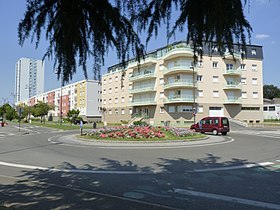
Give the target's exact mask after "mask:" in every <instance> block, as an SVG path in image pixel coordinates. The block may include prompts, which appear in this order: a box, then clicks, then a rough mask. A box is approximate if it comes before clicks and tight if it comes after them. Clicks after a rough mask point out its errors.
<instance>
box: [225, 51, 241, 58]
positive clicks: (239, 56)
mask: <svg viewBox="0 0 280 210" xmlns="http://www.w3.org/2000/svg"><path fill="white" fill-rule="evenodd" d="M224 57H225V58H226V59H233V58H235V59H241V53H239V52H233V56H232V55H231V54H230V52H225V53H224Z"/></svg>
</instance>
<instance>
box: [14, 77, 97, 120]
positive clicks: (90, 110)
mask: <svg viewBox="0 0 280 210" xmlns="http://www.w3.org/2000/svg"><path fill="white" fill-rule="evenodd" d="M98 83H99V82H98V81H93V80H88V81H87V80H82V81H79V82H76V83H73V84H69V85H66V86H63V87H62V88H57V89H54V90H51V91H48V92H45V93H42V94H39V95H36V96H34V97H32V98H31V99H30V100H28V99H25V100H22V101H19V102H17V103H16V105H20V104H26V105H28V103H30V104H31V106H33V105H35V104H36V103H38V102H39V101H43V102H45V103H48V104H49V105H53V106H54V110H51V111H50V112H49V116H50V115H51V116H52V117H54V120H56V119H58V118H60V112H61V111H62V115H63V117H65V116H66V115H67V113H68V111H69V110H71V109H78V110H80V116H82V117H83V118H84V119H86V120H87V119H90V118H92V116H93V115H94V118H95V119H100V118H101V113H100V107H101V86H100V85H98ZM61 93H62V94H61ZM60 101H61V102H62V103H60ZM88 101H89V102H88ZM60 110H61V111H60Z"/></svg>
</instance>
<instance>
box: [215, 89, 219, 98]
mask: <svg viewBox="0 0 280 210" xmlns="http://www.w3.org/2000/svg"><path fill="white" fill-rule="evenodd" d="M213 97H214V98H219V97H220V94H219V91H218V90H213Z"/></svg>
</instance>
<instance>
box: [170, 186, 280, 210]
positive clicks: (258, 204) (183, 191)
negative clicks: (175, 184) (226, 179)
mask: <svg viewBox="0 0 280 210" xmlns="http://www.w3.org/2000/svg"><path fill="white" fill-rule="evenodd" d="M173 190H174V192H175V193H178V194H182V195H190V196H196V197H203V198H210V199H215V200H222V201H227V202H232V203H239V204H245V205H250V206H255V207H261V208H269V209H280V205H279V204H274V203H266V202H261V201H254V200H249V199H244V198H237V197H231V196H225V195H218V194H212V193H205V192H197V191H192V190H186V189H180V188H175V189H173ZM170 192H172V191H171V190H170Z"/></svg>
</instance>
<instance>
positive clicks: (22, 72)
mask: <svg viewBox="0 0 280 210" xmlns="http://www.w3.org/2000/svg"><path fill="white" fill-rule="evenodd" d="M44 72H45V66H44V62H43V61H42V60H36V59H30V58H20V59H19V61H18V62H17V63H16V65H15V94H16V101H20V100H24V99H27V98H30V97H32V96H35V95H39V94H41V93H43V92H44Z"/></svg>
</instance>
